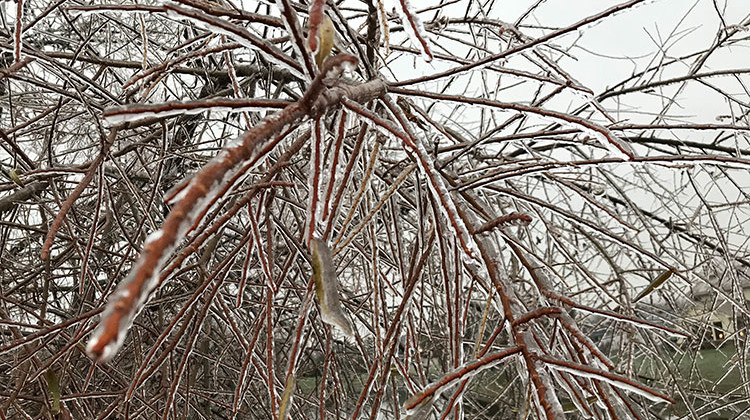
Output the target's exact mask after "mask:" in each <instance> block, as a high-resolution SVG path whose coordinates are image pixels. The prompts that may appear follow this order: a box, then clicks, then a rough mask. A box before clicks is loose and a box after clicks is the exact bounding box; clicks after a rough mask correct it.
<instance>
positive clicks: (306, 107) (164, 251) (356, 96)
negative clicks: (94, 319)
mask: <svg viewBox="0 0 750 420" xmlns="http://www.w3.org/2000/svg"><path fill="white" fill-rule="evenodd" d="M356 62H357V60H356V58H354V57H351V56H347V55H338V56H335V57H332V58H331V59H329V60H327V61H326V63H325V65H324V66H323V69H322V71H321V72H320V74H318V76H317V77H316V78H315V80H314V81H313V82H312V83H311V85H310V87H309V88H308V90H307V92H306V93H305V95H304V96H303V98H302V99H301V100H300V101H299V102H295V103H292V104H290V105H288V106H287V107H286V108H284V109H283V110H282V111H279V112H277V113H276V114H274V115H271V116H269V117H267V118H266V119H265V120H264V121H262V122H261V123H260V124H258V125H256V126H254V127H252V128H250V129H249V130H248V131H247V132H246V133H245V134H243V135H242V136H241V137H240V138H239V139H238V140H236V141H235V142H232V143H231V144H230V145H229V146H227V147H226V148H225V149H224V150H222V151H221V152H220V153H219V154H218V155H217V156H216V157H215V158H213V159H212V160H211V161H209V163H208V164H207V165H206V166H204V168H203V169H202V170H201V171H200V172H198V173H197V174H196V175H195V176H193V178H192V179H191V180H190V182H189V183H188V184H187V185H186V186H185V187H184V188H183V190H182V191H180V193H179V194H178V196H177V197H176V198H175V204H174V207H173V208H172V211H171V212H170V213H169V215H168V216H167V218H166V219H165V221H164V223H163V224H162V228H161V229H160V230H157V231H156V232H154V233H152V234H151V235H149V237H148V239H147V240H146V242H145V244H144V247H143V250H142V251H141V254H140V256H139V257H138V259H137V261H136V262H135V264H134V265H133V267H132V268H131V271H130V273H129V274H128V275H127V277H126V278H125V279H124V280H123V281H122V282H121V284H120V285H119V286H118V288H117V290H116V291H115V292H114V293H113V294H112V295H111V296H110V299H109V301H108V303H107V306H106V309H105V311H104V314H103V316H102V319H101V320H100V322H99V325H98V326H97V328H96V330H95V331H94V334H93V335H92V337H91V339H90V340H89V342H88V346H87V352H88V354H89V355H90V356H91V357H92V358H94V359H96V360H98V361H107V360H109V359H110V358H111V357H112V356H113V355H114V354H115V353H116V352H117V350H118V349H119V348H120V347H121V345H122V343H123V341H124V339H125V335H126V334H127V330H128V329H129V328H130V326H131V325H132V323H133V320H134V318H135V316H136V315H137V314H138V312H140V310H141V309H142V308H143V306H144V305H145V303H146V301H147V299H148V297H149V295H150V294H151V292H152V291H153V290H154V289H155V288H156V286H157V285H158V283H159V281H158V279H159V271H160V269H161V267H162V266H163V265H164V263H165V262H166V261H167V259H168V258H169V257H170V255H171V253H172V251H173V250H174V249H175V248H176V247H177V244H178V243H179V241H180V240H181V239H182V238H183V237H184V235H185V234H186V233H187V231H188V230H189V229H190V228H191V226H193V224H194V222H195V221H196V219H197V218H198V217H199V216H200V215H201V214H202V213H203V212H204V211H205V210H206V209H207V207H208V206H209V205H210V204H211V202H212V201H213V199H214V198H215V197H214V196H213V195H212V194H214V193H215V192H216V191H218V190H220V189H221V188H222V187H223V185H224V184H225V183H226V182H227V181H228V180H229V178H231V176H232V171H233V170H234V169H235V168H236V167H237V166H238V165H239V164H240V163H243V162H252V161H254V160H258V159H259V158H260V157H261V156H263V155H264V154H265V153H267V150H266V145H267V144H268V143H269V142H270V141H272V140H273V138H274V135H275V134H276V133H279V132H281V131H282V130H284V129H285V128H287V127H289V126H290V125H292V124H299V123H300V122H301V121H303V120H305V119H306V118H307V117H309V116H313V117H314V116H317V115H321V114H322V113H323V112H325V111H326V110H328V109H330V108H332V107H335V106H337V105H338V104H339V103H340V101H341V100H342V98H343V97H344V96H346V97H348V98H350V100H352V101H362V102H366V101H369V100H372V99H374V98H376V97H378V96H380V95H382V94H383V92H384V90H385V85H384V83H383V81H382V80H373V81H370V82H366V83H363V84H361V85H350V86H341V87H333V88H326V87H325V86H324V84H323V80H322V79H323V77H325V76H326V75H336V74H340V72H341V71H342V68H344V67H346V66H351V65H356Z"/></svg>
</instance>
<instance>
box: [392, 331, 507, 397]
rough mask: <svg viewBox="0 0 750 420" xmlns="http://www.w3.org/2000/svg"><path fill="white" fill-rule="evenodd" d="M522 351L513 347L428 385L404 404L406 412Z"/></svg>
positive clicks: (456, 370)
mask: <svg viewBox="0 0 750 420" xmlns="http://www.w3.org/2000/svg"><path fill="white" fill-rule="evenodd" d="M520 351H521V347H519V346H515V347H511V348H509V349H506V350H503V351H499V352H497V353H492V354H490V355H488V356H484V357H482V358H480V359H476V360H474V361H472V362H469V363H466V364H464V365H462V366H460V367H458V368H456V369H454V370H453V371H451V372H450V373H448V374H447V375H445V376H443V377H442V378H440V379H438V380H437V381H435V382H433V383H431V384H429V385H427V387H425V389H424V391H422V392H420V393H419V394H417V395H415V396H413V397H411V398H409V399H408V400H407V401H406V403H404V410H406V411H407V412H409V411H412V410H414V409H416V408H418V407H419V406H420V404H422V403H423V402H425V400H427V399H429V398H433V399H434V398H435V397H437V396H438V395H440V394H441V393H442V392H443V391H445V390H446V389H448V388H450V387H451V386H453V385H455V384H456V383H458V382H459V381H461V380H463V379H468V378H470V377H473V376H475V375H477V374H478V373H480V372H482V371H483V370H485V369H489V368H491V367H493V366H495V365H496V364H498V363H500V362H501V361H503V360H504V359H505V358H507V357H508V356H512V355H514V354H516V353H519V352H520Z"/></svg>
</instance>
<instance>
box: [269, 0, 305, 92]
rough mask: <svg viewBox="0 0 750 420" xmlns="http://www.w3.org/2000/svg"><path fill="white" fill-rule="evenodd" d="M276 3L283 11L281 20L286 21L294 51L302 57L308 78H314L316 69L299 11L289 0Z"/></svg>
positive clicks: (278, 0)
mask: <svg viewBox="0 0 750 420" xmlns="http://www.w3.org/2000/svg"><path fill="white" fill-rule="evenodd" d="M276 5H277V6H278V7H279V10H280V11H281V20H282V21H283V22H284V26H285V27H286V30H287V32H289V36H290V38H291V39H292V47H293V48H294V52H296V53H297V56H298V57H302V65H303V66H304V67H303V68H304V70H305V74H306V75H307V77H308V78H310V79H312V78H313V77H314V76H315V69H314V67H313V62H312V57H311V55H310V48H308V46H307V43H306V42H305V36H304V35H303V33H302V28H301V27H300V25H299V21H298V20H297V12H296V11H295V10H294V8H293V7H292V4H291V3H290V2H289V0H276Z"/></svg>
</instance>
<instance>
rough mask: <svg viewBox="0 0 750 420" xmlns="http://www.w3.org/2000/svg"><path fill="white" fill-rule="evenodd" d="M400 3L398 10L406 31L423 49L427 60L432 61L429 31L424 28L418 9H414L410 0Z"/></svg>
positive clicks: (403, 0)
mask: <svg viewBox="0 0 750 420" xmlns="http://www.w3.org/2000/svg"><path fill="white" fill-rule="evenodd" d="M399 3H400V5H401V7H400V8H398V9H397V10H398V12H399V15H400V17H401V21H402V22H403V24H404V29H405V30H406V33H407V34H408V35H409V38H410V39H411V41H412V42H413V43H414V44H416V45H417V46H418V47H419V49H420V50H421V51H422V56H423V57H424V59H425V61H427V62H429V61H432V59H433V58H434V57H433V55H432V51H431V50H430V44H429V42H428V38H427V32H426V31H425V29H424V25H422V21H420V19H419V16H418V15H417V11H416V10H414V7H413V6H412V5H411V2H410V1H409V0H399Z"/></svg>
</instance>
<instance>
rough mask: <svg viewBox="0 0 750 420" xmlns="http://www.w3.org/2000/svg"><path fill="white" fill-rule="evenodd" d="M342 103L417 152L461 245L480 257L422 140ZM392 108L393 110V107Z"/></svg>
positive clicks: (365, 111)
mask: <svg viewBox="0 0 750 420" xmlns="http://www.w3.org/2000/svg"><path fill="white" fill-rule="evenodd" d="M342 103H343V104H344V106H346V107H347V108H348V109H350V110H351V111H353V112H354V113H356V114H357V115H360V116H361V117H364V118H365V119H367V120H368V121H369V122H370V123H371V124H372V125H373V127H374V128H376V129H378V130H380V131H381V132H384V133H385V134H386V135H388V136H395V137H396V138H398V139H399V140H401V142H402V143H403V144H404V146H406V147H407V148H409V149H410V150H411V151H413V152H415V153H416V155H417V161H418V163H419V167H420V168H421V169H422V171H423V172H424V173H425V175H426V176H427V180H428V185H429V186H430V190H431V191H432V193H433V194H434V195H435V197H436V198H437V199H438V202H439V203H440V204H441V206H440V209H441V211H442V212H443V214H444V215H445V217H446V218H447V219H448V221H449V225H450V227H451V229H452V230H453V232H454V233H455V234H456V236H457V237H458V240H459V242H460V244H461V247H462V248H463V250H464V251H465V252H466V254H467V255H469V257H471V258H473V259H476V258H478V257H477V255H478V253H477V251H476V244H475V243H474V239H473V238H472V237H471V234H470V233H469V230H468V229H467V228H466V225H465V224H464V222H463V220H461V218H460V217H458V212H457V211H456V204H455V203H454V201H453V198H452V197H451V196H450V193H449V192H448V189H447V188H446V186H445V183H444V182H443V180H442V177H441V176H440V174H439V173H438V172H437V169H436V168H435V164H434V162H433V161H432V158H431V157H430V155H429V154H428V153H427V151H426V150H425V148H424V146H423V145H422V144H421V143H420V142H418V141H417V139H416V138H415V137H413V136H409V135H408V134H407V133H405V132H403V131H401V130H399V129H397V128H396V127H394V126H393V123H391V122H390V121H387V120H384V119H382V118H380V117H379V116H377V115H375V114H374V113H372V112H370V111H368V110H367V109H365V108H364V107H362V106H360V105H359V104H357V103H354V102H352V101H349V100H344V101H342ZM390 108H393V107H390ZM391 110H392V111H393V109H391ZM397 116H398V115H397Z"/></svg>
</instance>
